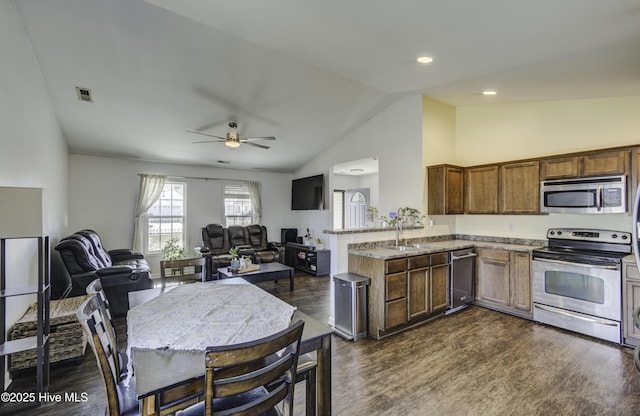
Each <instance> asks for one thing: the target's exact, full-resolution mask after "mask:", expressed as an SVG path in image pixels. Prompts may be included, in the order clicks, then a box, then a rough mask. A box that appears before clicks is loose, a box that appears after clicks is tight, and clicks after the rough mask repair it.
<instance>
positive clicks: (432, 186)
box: [427, 165, 464, 215]
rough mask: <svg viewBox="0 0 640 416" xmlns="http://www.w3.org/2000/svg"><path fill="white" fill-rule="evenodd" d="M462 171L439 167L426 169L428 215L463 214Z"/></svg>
mask: <svg viewBox="0 0 640 416" xmlns="http://www.w3.org/2000/svg"><path fill="white" fill-rule="evenodd" d="M463 179H464V169H463V168H461V167H458V166H449V165H439V166H429V167H428V168H427V186H428V188H427V195H428V201H427V203H428V207H427V214H429V215H445V214H463V213H464V203H463V201H464V180H463Z"/></svg>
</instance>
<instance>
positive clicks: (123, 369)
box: [85, 279, 127, 378]
mask: <svg viewBox="0 0 640 416" xmlns="http://www.w3.org/2000/svg"><path fill="white" fill-rule="evenodd" d="M85 290H86V292H87V295H90V296H91V295H96V296H97V298H96V301H97V302H98V306H99V307H100V309H101V311H102V315H103V316H104V317H105V322H104V326H105V329H106V330H107V335H108V336H109V337H111V345H113V346H114V348H116V349H117V348H118V334H117V332H116V323H115V320H114V319H113V314H112V313H111V309H110V308H109V301H108V300H107V296H106V294H105V293H104V290H103V289H102V283H101V282H100V279H95V280H93V281H92V282H91V283H89V284H88V285H87V288H86V289H85ZM114 359H115V360H116V361H117V365H118V368H120V378H123V377H125V376H126V374H127V354H126V353H125V351H120V350H118V353H117V354H116V356H115V357H114Z"/></svg>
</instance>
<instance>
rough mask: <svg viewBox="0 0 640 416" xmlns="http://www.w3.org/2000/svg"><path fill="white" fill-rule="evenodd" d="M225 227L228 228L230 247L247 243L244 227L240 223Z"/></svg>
mask: <svg viewBox="0 0 640 416" xmlns="http://www.w3.org/2000/svg"><path fill="white" fill-rule="evenodd" d="M227 229H228V230H229V244H230V245H231V247H236V246H244V245H247V244H249V242H248V241H247V236H246V234H245V228H244V227H243V226H242V225H230V226H229V228H227Z"/></svg>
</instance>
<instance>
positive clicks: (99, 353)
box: [76, 294, 139, 416]
mask: <svg viewBox="0 0 640 416" xmlns="http://www.w3.org/2000/svg"><path fill="white" fill-rule="evenodd" d="M76 316H77V317H78V321H80V325H81V326H82V329H83V330H84V331H85V333H86V334H87V336H88V338H89V345H90V346H91V349H92V350H93V353H94V355H95V357H96V361H97V363H98V369H99V370H100V373H101V375H102V382H103V387H104V391H105V396H106V402H107V411H106V413H107V415H110V416H120V415H135V414H139V409H138V400H137V398H136V395H135V392H134V390H132V389H131V388H128V387H127V386H125V384H124V381H122V380H121V378H120V373H121V371H120V367H119V365H118V359H117V355H118V354H117V350H116V347H115V345H114V344H113V342H112V337H111V334H110V333H109V329H107V328H108V325H109V324H108V319H107V318H106V317H105V316H104V315H103V313H102V308H101V306H100V303H99V301H98V295H97V294H96V295H92V296H90V297H89V298H88V299H87V300H85V301H84V302H83V303H82V305H80V307H79V308H78V310H77V312H76Z"/></svg>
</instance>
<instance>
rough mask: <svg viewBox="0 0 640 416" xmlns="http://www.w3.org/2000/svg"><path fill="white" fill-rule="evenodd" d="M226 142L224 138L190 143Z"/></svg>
mask: <svg viewBox="0 0 640 416" xmlns="http://www.w3.org/2000/svg"><path fill="white" fill-rule="evenodd" d="M224 142H226V140H203V141H201V142H191V143H192V144H198V143H224Z"/></svg>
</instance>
